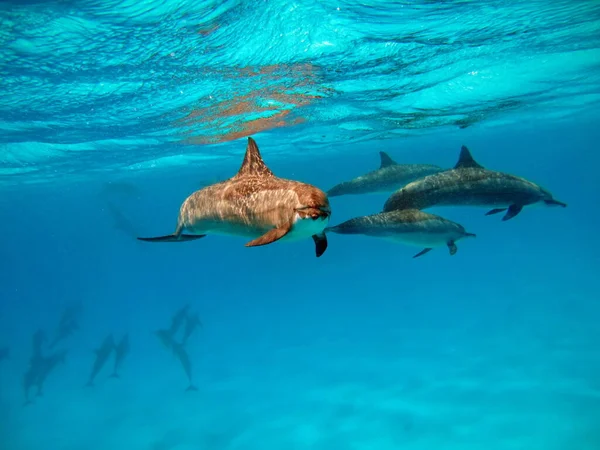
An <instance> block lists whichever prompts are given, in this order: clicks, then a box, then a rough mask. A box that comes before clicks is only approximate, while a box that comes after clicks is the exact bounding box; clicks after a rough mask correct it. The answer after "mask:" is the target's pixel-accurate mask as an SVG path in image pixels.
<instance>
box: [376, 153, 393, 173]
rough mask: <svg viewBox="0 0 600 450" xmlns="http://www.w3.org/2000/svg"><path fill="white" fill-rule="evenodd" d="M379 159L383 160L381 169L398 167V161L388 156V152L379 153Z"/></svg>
mask: <svg viewBox="0 0 600 450" xmlns="http://www.w3.org/2000/svg"><path fill="white" fill-rule="evenodd" d="M379 157H380V158H381V165H380V166H379V168H380V169H383V168H384V167H388V166H394V165H396V161H394V160H393V159H392V158H390V155H388V154H387V153H386V152H379Z"/></svg>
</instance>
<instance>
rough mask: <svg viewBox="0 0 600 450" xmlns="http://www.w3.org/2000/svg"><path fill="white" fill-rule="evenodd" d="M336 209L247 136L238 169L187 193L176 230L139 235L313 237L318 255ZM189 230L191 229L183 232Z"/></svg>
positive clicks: (260, 239)
mask: <svg viewBox="0 0 600 450" xmlns="http://www.w3.org/2000/svg"><path fill="white" fill-rule="evenodd" d="M330 215H331V209H330V206H329V199H328V198H327V195H326V194H325V193H324V192H323V191H321V190H320V189H318V188H316V187H315V186H312V185H310V184H306V183H301V182H298V181H293V180H287V179H283V178H278V177H276V176H275V175H274V174H273V172H271V170H270V169H269V168H268V167H267V166H266V164H265V163H264V161H263V159H262V156H261V155H260V152H259V150H258V146H257V145H256V142H255V141H254V139H252V138H250V137H249V138H248V146H247V148H246V155H245V157H244V161H243V163H242V165H241V167H240V169H239V171H238V173H237V174H236V175H235V176H233V177H232V178H229V179H228V180H225V181H222V182H220V183H216V184H213V185H210V186H207V187H205V188H202V189H200V190H198V191H196V192H194V193H193V194H191V195H190V196H189V197H188V198H186V199H185V201H184V202H183V204H182V205H181V207H180V210H179V216H178V219H177V227H176V229H175V232H174V233H173V234H170V235H167V236H159V237H139V238H138V239H139V240H142V241H149V242H178V241H189V240H193V239H200V238H203V237H205V236H206V235H208V234H224V235H235V236H245V237H248V238H251V239H252V240H251V241H249V242H247V243H246V247H255V246H260V245H267V244H270V243H272V242H275V241H278V240H280V239H282V240H288V241H289V240H295V239H301V238H305V237H312V239H313V241H314V243H315V248H316V255H317V257H319V256H321V255H322V254H323V253H324V252H325V250H326V249H327V237H326V236H325V233H324V232H323V230H324V229H325V227H326V226H327V224H328V222H329V217H330ZM184 231H185V232H187V233H189V234H184Z"/></svg>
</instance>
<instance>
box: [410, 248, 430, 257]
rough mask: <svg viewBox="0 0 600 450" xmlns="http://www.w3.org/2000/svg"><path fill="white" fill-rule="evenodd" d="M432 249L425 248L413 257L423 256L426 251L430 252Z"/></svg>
mask: <svg viewBox="0 0 600 450" xmlns="http://www.w3.org/2000/svg"><path fill="white" fill-rule="evenodd" d="M431 250H432V249H431V248H429V247H428V248H424V249H423V250H421V251H420V252H419V253H417V254H416V255H415V256H413V258H418V257H419V256H423V255H424V254H425V253H429V252H430V251H431Z"/></svg>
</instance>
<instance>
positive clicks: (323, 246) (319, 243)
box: [312, 232, 327, 258]
mask: <svg viewBox="0 0 600 450" xmlns="http://www.w3.org/2000/svg"><path fill="white" fill-rule="evenodd" d="M312 238H313V241H315V251H316V253H317V258H318V257H319V256H321V255H322V254H323V253H325V250H327V236H326V235H325V233H324V232H323V233H320V234H313V236H312Z"/></svg>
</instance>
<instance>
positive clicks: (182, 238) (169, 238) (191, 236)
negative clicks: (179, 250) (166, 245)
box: [138, 234, 206, 242]
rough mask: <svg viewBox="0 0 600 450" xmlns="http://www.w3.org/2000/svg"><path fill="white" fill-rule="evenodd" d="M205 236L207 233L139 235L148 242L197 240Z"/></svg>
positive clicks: (140, 238) (141, 239) (139, 238)
mask: <svg viewBox="0 0 600 450" xmlns="http://www.w3.org/2000/svg"><path fill="white" fill-rule="evenodd" d="M205 236H206V235H205V234H180V235H177V234H168V235H166V236H155V237H138V240H140V241H146V242H186V241H195V240H196V239H200V238H203V237H205Z"/></svg>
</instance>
